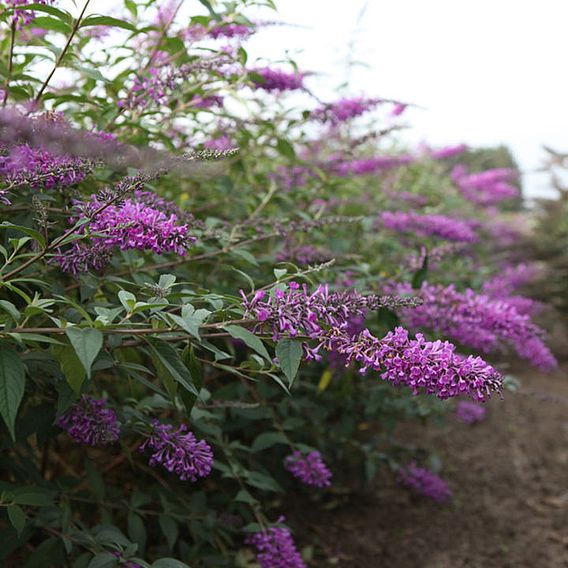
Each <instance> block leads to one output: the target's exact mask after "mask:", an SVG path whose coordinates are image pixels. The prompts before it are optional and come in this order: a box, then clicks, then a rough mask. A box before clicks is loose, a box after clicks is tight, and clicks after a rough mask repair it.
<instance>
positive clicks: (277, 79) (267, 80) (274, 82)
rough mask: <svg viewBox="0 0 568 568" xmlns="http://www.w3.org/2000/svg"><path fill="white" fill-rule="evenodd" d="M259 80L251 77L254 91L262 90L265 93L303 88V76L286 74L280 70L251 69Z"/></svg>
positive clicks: (296, 73) (300, 74) (295, 73)
mask: <svg viewBox="0 0 568 568" xmlns="http://www.w3.org/2000/svg"><path fill="white" fill-rule="evenodd" d="M251 71H252V72H253V73H254V74H256V75H257V76H258V77H260V79H256V78H254V77H253V79H252V81H253V83H254V88H255V89H263V90H265V91H294V90H297V89H302V88H303V80H304V75H303V74H302V73H299V72H294V73H287V72H286V71H281V70H280V69H270V68H268V67H262V68H260V69H251Z"/></svg>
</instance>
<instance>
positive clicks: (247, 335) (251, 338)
mask: <svg viewBox="0 0 568 568" xmlns="http://www.w3.org/2000/svg"><path fill="white" fill-rule="evenodd" d="M223 329H224V330H225V331H227V332H228V333H229V335H230V336H231V337H234V338H235V339H240V340H241V341H244V343H245V344H246V345H248V346H249V347H250V348H251V349H254V350H255V351H256V352H257V353H258V354H259V355H261V356H262V357H264V358H265V359H266V360H267V361H271V358H270V355H269V354H268V351H267V350H266V347H265V346H264V343H262V341H261V340H260V339H259V338H258V337H257V336H256V335H255V334H254V333H253V332H252V331H249V330H248V329H246V328H244V327H241V326H240V325H226V326H224V327H223Z"/></svg>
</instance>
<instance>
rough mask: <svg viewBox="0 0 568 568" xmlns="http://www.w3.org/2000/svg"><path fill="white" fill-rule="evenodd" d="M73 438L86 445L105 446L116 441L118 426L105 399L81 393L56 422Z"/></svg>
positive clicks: (113, 413)
mask: <svg viewBox="0 0 568 568" xmlns="http://www.w3.org/2000/svg"><path fill="white" fill-rule="evenodd" d="M55 423H56V424H57V426H59V427H60V428H61V429H63V430H65V431H66V432H67V434H69V436H71V438H73V440H75V441H76V442H78V443H79V444H86V445H88V446H107V445H109V444H113V443H114V442H116V441H117V440H118V438H119V435H120V426H119V424H118V421H117V419H116V414H115V412H114V410H112V409H111V408H108V407H107V405H106V401H105V400H102V399H96V398H92V397H90V396H86V395H83V396H82V397H81V398H80V399H79V400H78V401H77V402H76V403H75V404H73V405H72V406H71V407H70V408H69V409H68V410H67V411H66V412H65V413H63V414H62V415H61V416H59V418H57V420H56V422H55Z"/></svg>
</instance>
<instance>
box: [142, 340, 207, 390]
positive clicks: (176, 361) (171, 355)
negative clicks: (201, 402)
mask: <svg viewBox="0 0 568 568" xmlns="http://www.w3.org/2000/svg"><path fill="white" fill-rule="evenodd" d="M146 342H147V343H148V345H149V346H150V350H151V351H152V355H153V356H154V357H155V358H156V360H157V361H159V362H160V364H161V365H162V367H163V369H164V371H165V372H167V373H168V374H169V375H170V376H171V378H173V380H174V381H176V382H177V383H179V384H180V385H181V386H182V387H183V388H184V389H186V390H187V391H189V392H190V393H192V394H194V395H195V396H199V391H198V390H197V388H196V387H195V385H194V384H193V380H192V377H191V373H190V372H189V369H188V368H187V367H186V366H185V365H184V363H183V361H182V360H181V358H180V356H179V354H178V352H177V351H176V350H175V348H174V347H172V346H171V345H170V344H169V343H166V342H165V341H163V340H161V339H158V338H157V337H147V338H146Z"/></svg>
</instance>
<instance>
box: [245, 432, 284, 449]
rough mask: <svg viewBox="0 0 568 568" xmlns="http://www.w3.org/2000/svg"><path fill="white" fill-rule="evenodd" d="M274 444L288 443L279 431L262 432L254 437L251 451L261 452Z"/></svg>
mask: <svg viewBox="0 0 568 568" xmlns="http://www.w3.org/2000/svg"><path fill="white" fill-rule="evenodd" d="M276 444H288V440H287V438H286V436H284V434H282V433H281V432H263V433H262V434H259V435H258V436H257V437H256V438H255V440H254V442H253V443H252V446H251V450H252V451H253V452H261V451H262V450H266V449H267V448H271V447H272V446H275V445H276Z"/></svg>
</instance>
